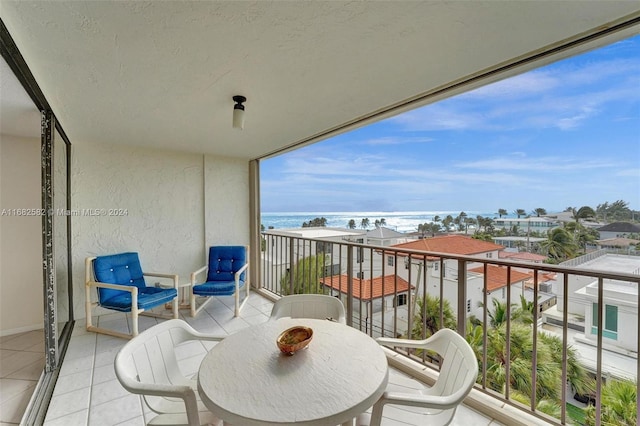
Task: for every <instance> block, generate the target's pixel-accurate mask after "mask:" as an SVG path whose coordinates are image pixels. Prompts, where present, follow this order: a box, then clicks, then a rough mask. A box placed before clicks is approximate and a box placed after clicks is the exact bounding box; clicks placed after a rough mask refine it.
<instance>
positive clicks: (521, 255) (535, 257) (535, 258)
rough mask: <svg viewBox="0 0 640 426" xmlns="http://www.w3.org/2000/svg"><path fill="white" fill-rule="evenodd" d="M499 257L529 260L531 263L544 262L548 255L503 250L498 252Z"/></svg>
mask: <svg viewBox="0 0 640 426" xmlns="http://www.w3.org/2000/svg"><path fill="white" fill-rule="evenodd" d="M498 257H499V258H500V259H508V260H516V261H519V262H529V263H542V262H544V261H545V260H546V259H547V256H542V255H540V254H535V253H529V252H526V251H521V252H517V253H514V252H510V251H501V252H500V253H498Z"/></svg>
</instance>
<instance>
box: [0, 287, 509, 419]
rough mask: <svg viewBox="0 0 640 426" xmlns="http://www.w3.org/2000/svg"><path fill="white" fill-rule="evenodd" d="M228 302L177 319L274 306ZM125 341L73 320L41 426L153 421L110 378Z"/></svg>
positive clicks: (112, 322) (254, 317)
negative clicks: (237, 306)
mask: <svg viewBox="0 0 640 426" xmlns="http://www.w3.org/2000/svg"><path fill="white" fill-rule="evenodd" d="M232 304H233V298H232V297H221V298H219V299H218V300H216V301H212V302H211V303H210V304H209V305H208V306H207V308H206V309H205V310H204V311H202V312H201V313H200V314H199V315H198V317H196V318H191V317H189V314H188V311H187V310H184V311H182V312H181V317H182V318H183V319H184V320H186V321H187V322H188V323H190V324H191V325H192V326H193V327H194V328H195V329H197V330H198V331H202V332H206V333H213V334H230V333H233V332H235V331H238V330H240V329H242V328H245V327H250V326H251V325H254V324H259V323H261V322H264V321H266V320H267V319H268V316H269V314H270V313H271V307H272V305H273V304H272V303H271V302H270V301H269V300H267V299H265V298H263V297H261V296H260V295H258V294H255V293H253V294H252V295H251V296H250V300H249V302H248V303H247V305H245V307H244V309H243V310H242V317H240V318H234V317H233V312H232V307H231V306H232ZM124 318H125V317H124V314H116V315H113V314H110V315H105V316H101V317H100V318H99V321H100V322H99V325H101V326H109V327H113V328H115V329H120V330H122V331H127V330H126V327H128V325H127V322H126V321H125V319H124ZM157 321H162V320H157V319H155V318H150V317H141V318H140V330H141V331H142V330H144V329H146V328H148V327H151V326H152V325H154V324H156V323H157ZM125 343H126V341H125V340H124V339H119V338H115V337H109V336H106V335H102V334H95V333H87V332H86V330H85V329H84V324H82V323H81V322H76V326H75V329H74V332H73V336H72V339H71V343H70V345H69V349H68V351H67V355H66V357H65V360H64V363H63V365H62V368H61V371H60V376H59V379H58V382H57V384H56V387H55V391H54V394H53V397H52V399H51V404H50V406H49V410H48V412H47V416H46V419H45V426H58V425H60V426H75V425H78V426H82V425H91V426H103V425H105V426H109V425H122V426H124V425H139V426H142V425H144V424H145V423H146V422H148V421H149V420H150V419H151V418H152V417H153V415H154V414H153V413H151V412H150V411H149V410H148V409H147V408H146V406H145V405H144V402H143V401H142V400H141V398H140V397H139V396H136V395H131V394H129V393H128V392H127V391H126V390H124V389H123V388H122V386H120V384H119V382H118V381H117V379H116V377H115V373H114V370H113V360H114V358H115V355H116V353H117V351H118V350H119V349H120V348H121V347H122V345H124V344H125ZM206 351H207V348H206V347H205V346H203V345H202V344H201V343H198V344H190V345H188V346H186V347H185V348H181V349H180V352H179V354H178V356H179V359H180V360H181V367H184V372H185V373H188V372H193V373H195V372H197V369H198V366H199V363H200V361H201V360H202V358H203V357H204V355H205V354H206ZM3 377H4V376H3ZM392 382H393V383H394V384H395V385H396V386H402V387H410V388H414V389H419V388H420V387H421V386H422V384H420V383H419V382H416V381H415V380H413V379H411V378H410V377H408V376H402V375H401V374H400V373H398V372H395V371H394V374H392ZM3 392H4V391H3ZM385 416H389V417H387V418H385V419H384V422H383V425H385V426H402V425H404V426H407V425H416V426H417V425H422V424H423V422H421V420H420V419H419V418H416V417H415V416H413V415H412V413H410V412H409V411H407V410H402V409H393V408H391V407H390V408H385ZM497 424H498V423H497V422H495V421H492V420H491V419H490V418H487V417H484V416H483V415H481V414H479V413H477V412H475V411H473V410H471V409H469V408H467V407H461V408H460V409H459V410H458V411H457V413H456V418H455V419H454V422H453V425H459V426H468V425H474V426H475V425H478V426H483V425H491V426H495V425H497ZM237 426H242V425H237Z"/></svg>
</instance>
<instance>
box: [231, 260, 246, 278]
mask: <svg viewBox="0 0 640 426" xmlns="http://www.w3.org/2000/svg"><path fill="white" fill-rule="evenodd" d="M248 267H249V262H247V263H245V264H244V265H243V266H242V268H240V269H238V271H237V272H236V273H235V274H234V278H235V279H236V281H237V280H239V279H240V275H242V273H243V272H244V271H246V270H247V268H248Z"/></svg>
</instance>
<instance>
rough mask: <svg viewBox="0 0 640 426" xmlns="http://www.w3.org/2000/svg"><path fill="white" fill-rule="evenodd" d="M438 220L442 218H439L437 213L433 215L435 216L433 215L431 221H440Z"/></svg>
mask: <svg viewBox="0 0 640 426" xmlns="http://www.w3.org/2000/svg"><path fill="white" fill-rule="evenodd" d="M440 220H442V219H441V218H440V216H438V215H435V216H434V217H433V221H434V222H435V223H438V222H440Z"/></svg>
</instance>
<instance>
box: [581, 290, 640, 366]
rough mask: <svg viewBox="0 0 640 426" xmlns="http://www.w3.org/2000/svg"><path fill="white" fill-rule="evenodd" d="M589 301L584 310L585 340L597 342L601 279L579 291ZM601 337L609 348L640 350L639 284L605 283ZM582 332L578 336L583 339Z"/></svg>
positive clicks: (630, 350)
mask: <svg viewBox="0 0 640 426" xmlns="http://www.w3.org/2000/svg"><path fill="white" fill-rule="evenodd" d="M576 294H577V295H580V296H582V297H583V298H584V299H585V300H586V301H587V302H588V303H587V304H586V306H585V310H584V323H585V327H584V341H585V342H586V343H591V344H592V345H595V344H596V343H597V336H598V328H599V325H598V309H599V306H598V282H597V281H594V282H592V283H591V284H589V285H587V286H585V287H583V288H581V289H579V290H578V291H576ZM603 299H604V307H603V311H602V319H603V321H602V322H603V328H602V341H603V345H605V347H609V348H610V349H616V348H617V349H622V350H625V351H628V353H636V354H637V350H638V285H637V284H636V283H630V282H622V281H613V280H608V281H607V282H606V283H605V287H604V294H603ZM580 337H582V336H576V338H577V339H578V340H580Z"/></svg>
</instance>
